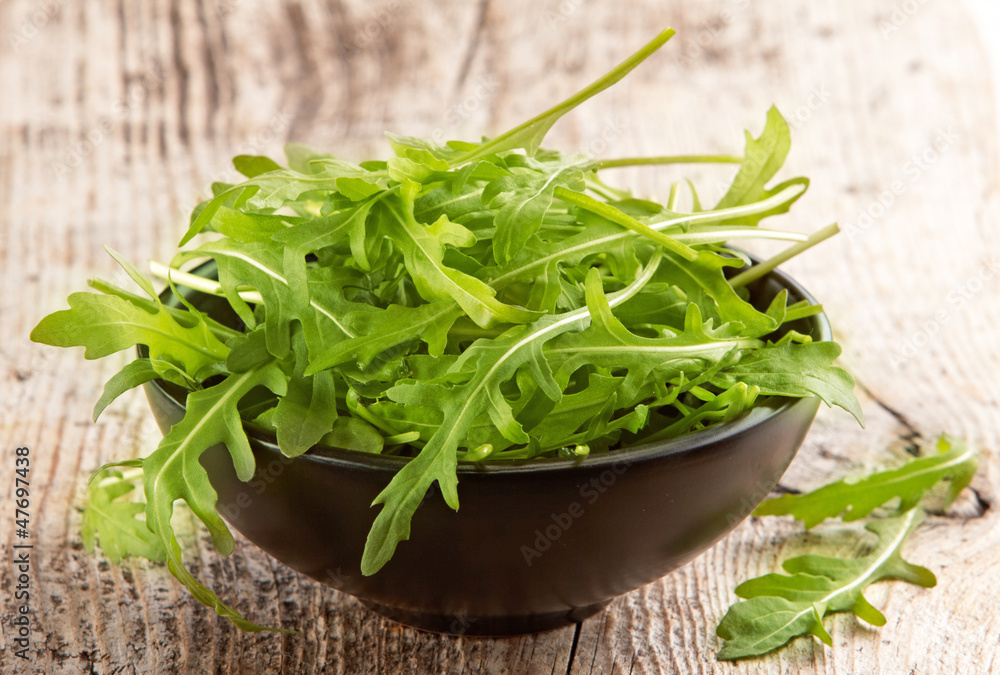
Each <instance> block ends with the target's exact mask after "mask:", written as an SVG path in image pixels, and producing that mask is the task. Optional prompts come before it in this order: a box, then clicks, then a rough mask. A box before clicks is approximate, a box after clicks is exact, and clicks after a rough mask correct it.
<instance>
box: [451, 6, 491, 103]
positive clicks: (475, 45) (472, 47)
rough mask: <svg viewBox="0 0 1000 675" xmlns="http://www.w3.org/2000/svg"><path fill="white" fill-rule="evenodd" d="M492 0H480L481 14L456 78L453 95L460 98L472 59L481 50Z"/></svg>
mask: <svg viewBox="0 0 1000 675" xmlns="http://www.w3.org/2000/svg"><path fill="white" fill-rule="evenodd" d="M489 5H490V0H479V14H478V16H477V18H476V28H475V30H474V31H473V32H472V38H471V39H470V40H469V46H468V48H466V50H465V58H463V59H462V66H461V67H460V68H459V69H458V77H457V78H456V79H455V87H454V90H453V94H452V97H453V98H458V93H459V92H460V91H461V90H462V86H463V85H464V84H465V80H466V79H467V78H468V77H469V70H471V68H472V60H473V59H475V58H476V52H478V51H479V38H480V37H481V36H482V34H483V28H484V27H485V25H486V16H487V13H488V11H489Z"/></svg>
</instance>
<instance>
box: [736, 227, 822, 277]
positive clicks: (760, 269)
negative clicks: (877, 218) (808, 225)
mask: <svg viewBox="0 0 1000 675" xmlns="http://www.w3.org/2000/svg"><path fill="white" fill-rule="evenodd" d="M838 232H840V226H839V225H837V223H834V224H833V225H828V226H827V227H824V228H823V229H822V230H820V231H819V232H816V233H814V234H813V235H812V236H810V237H809V238H808V239H806V240H805V241H803V242H799V243H798V244H795V245H794V246H789V247H788V248H786V249H785V250H784V251H782V252H781V253H779V254H777V255H775V256H772V257H770V258H768V259H767V260H765V261H764V262H762V263H760V264H758V265H754V266H753V267H751V268H750V269H748V270H746V271H744V272H740V273H739V274H737V275H736V276H735V277H733V278H732V279H730V281H729V285H730V286H732V287H733V288H739V287H740V286H745V285H747V284H749V283H750V282H751V281H756V280H757V279H760V278H761V277H762V276H764V275H765V274H767V273H768V272H770V271H771V270H773V269H774V268H775V267H777V266H778V265H780V264H781V263H783V262H785V261H786V260H788V259H789V258H793V257H795V256H797V255H798V254H800V253H802V252H803V251H806V250H808V249H810V248H812V247H813V246H815V245H816V244H818V243H820V242H821V241H825V240H827V239H829V238H830V237H832V236H833V235H835V234H837V233H838Z"/></svg>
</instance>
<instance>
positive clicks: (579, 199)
mask: <svg viewBox="0 0 1000 675" xmlns="http://www.w3.org/2000/svg"><path fill="white" fill-rule="evenodd" d="M554 194H555V196H556V198H557V199H561V200H563V201H564V202H568V203H570V204H573V205H575V206H578V207H580V208H581V209H585V210H587V211H590V212H591V213H596V214H597V215H599V216H603V217H604V218H607V219H608V220H610V221H611V222H613V223H617V224H618V225H621V226H622V227H625V228H628V229H630V230H632V231H633V232H635V233H637V234H641V235H642V236H644V237H646V238H647V239H651V240H652V241H655V242H656V243H657V244H659V245H660V246H663V247H664V248H665V249H667V250H668V251H672V252H674V253H676V254H677V255H679V256H681V257H683V258H685V259H687V260H694V259H695V258H696V257H697V256H698V253H697V252H696V251H695V250H694V249H693V248H691V247H690V246H687V245H686V244H682V243H681V242H679V241H677V240H676V239H674V238H672V237H668V236H667V235H665V234H663V233H662V232H659V231H657V230H654V229H653V228H651V227H650V226H649V225H646V224H645V223H641V222H639V221H638V220H636V219H635V218H633V217H632V216H630V215H628V214H627V213H624V212H623V211H620V210H618V209H616V208H614V207H613V206H611V205H609V204H605V203H604V202H599V201H597V200H596V199H594V198H593V197H588V196H587V195H585V194H581V193H579V192H574V191H572V190H567V189H566V188H564V187H557V188H556V189H555V192H554Z"/></svg>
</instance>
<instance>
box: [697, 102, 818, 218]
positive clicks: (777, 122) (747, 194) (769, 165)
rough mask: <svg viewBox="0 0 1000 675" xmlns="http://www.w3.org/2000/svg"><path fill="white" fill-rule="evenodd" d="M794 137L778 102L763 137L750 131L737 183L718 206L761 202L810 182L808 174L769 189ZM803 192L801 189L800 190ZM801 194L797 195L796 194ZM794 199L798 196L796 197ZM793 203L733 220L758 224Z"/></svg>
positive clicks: (769, 117)
mask: <svg viewBox="0 0 1000 675" xmlns="http://www.w3.org/2000/svg"><path fill="white" fill-rule="evenodd" d="M791 145H792V139H791V134H790V133H789V130H788V123H787V122H785V118H784V117H782V116H781V113H779V112H778V109H777V108H776V107H774V106H772V107H771V109H770V110H768V112H767V123H766V124H765V126H764V131H763V132H762V133H761V135H760V138H757V139H754V138H753V136H751V135H750V132H749V131H748V132H746V152H745V153H744V156H743V163H742V164H741V165H740V170H739V172H738V173H737V174H736V177H735V178H734V179H733V183H732V185H731V186H730V188H729V190H728V191H727V192H726V194H725V195H723V196H722V199H720V200H719V203H718V204H717V205H716V206H715V208H716V209H724V208H729V207H733V206H739V205H741V204H750V203H752V202H759V201H761V200H763V199H766V198H768V197H770V196H773V195H774V194H776V193H777V192H779V191H781V190H783V189H785V188H787V187H789V186H790V185H793V184H801V185H803V186H807V185H808V180H806V179H805V178H798V179H794V180H793V181H788V182H785V183H781V184H780V185H777V186H775V187H774V188H772V189H767V188H766V187H765V185H766V184H767V182H768V181H769V180H771V179H772V178H773V177H774V175H775V174H776V173H778V170H779V169H780V168H781V166H782V164H784V163H785V157H787V156H788V150H789V148H791ZM800 195H801V193H800ZM796 198H797V197H796ZM793 201H794V200H793ZM790 206H791V202H788V203H786V204H784V205H782V206H781V207H779V208H777V209H775V210H771V211H768V212H766V213H764V214H755V215H752V216H745V217H742V218H738V219H734V220H732V221H730V222H732V223H739V224H744V225H756V224H757V223H758V222H759V221H760V220H761V219H762V218H764V217H766V216H767V215H773V214H775V213H783V212H785V211H787V210H788V208H789V207H790Z"/></svg>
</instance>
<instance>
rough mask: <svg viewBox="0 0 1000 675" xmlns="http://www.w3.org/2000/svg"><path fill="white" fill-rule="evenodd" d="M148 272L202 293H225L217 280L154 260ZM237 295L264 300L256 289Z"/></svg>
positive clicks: (248, 299)
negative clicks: (182, 270)
mask: <svg viewBox="0 0 1000 675" xmlns="http://www.w3.org/2000/svg"><path fill="white" fill-rule="evenodd" d="M149 273H150V274H152V275H153V276H154V277H156V278H157V279H163V280H164V281H171V280H172V281H174V282H175V283H178V284H180V285H181V286H186V287H187V288H191V289H194V290H196V291H201V292H202V293H208V294H209V295H219V296H222V295H225V294H224V293H223V292H222V284H220V283H219V282H218V281H213V280H212V279H206V278H205V277H199V276H198V275H197V274H191V273H190V272H181V271H180V270H178V269H174V268H173V267H170V266H169V265H164V264H163V263H161V262H158V261H156V260H150V261H149ZM239 296H240V297H241V298H243V299H244V300H246V301H247V302H253V303H258V304H261V303H263V302H264V298H262V297H261V295H260V293H258V292H257V291H240V292H239Z"/></svg>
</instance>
